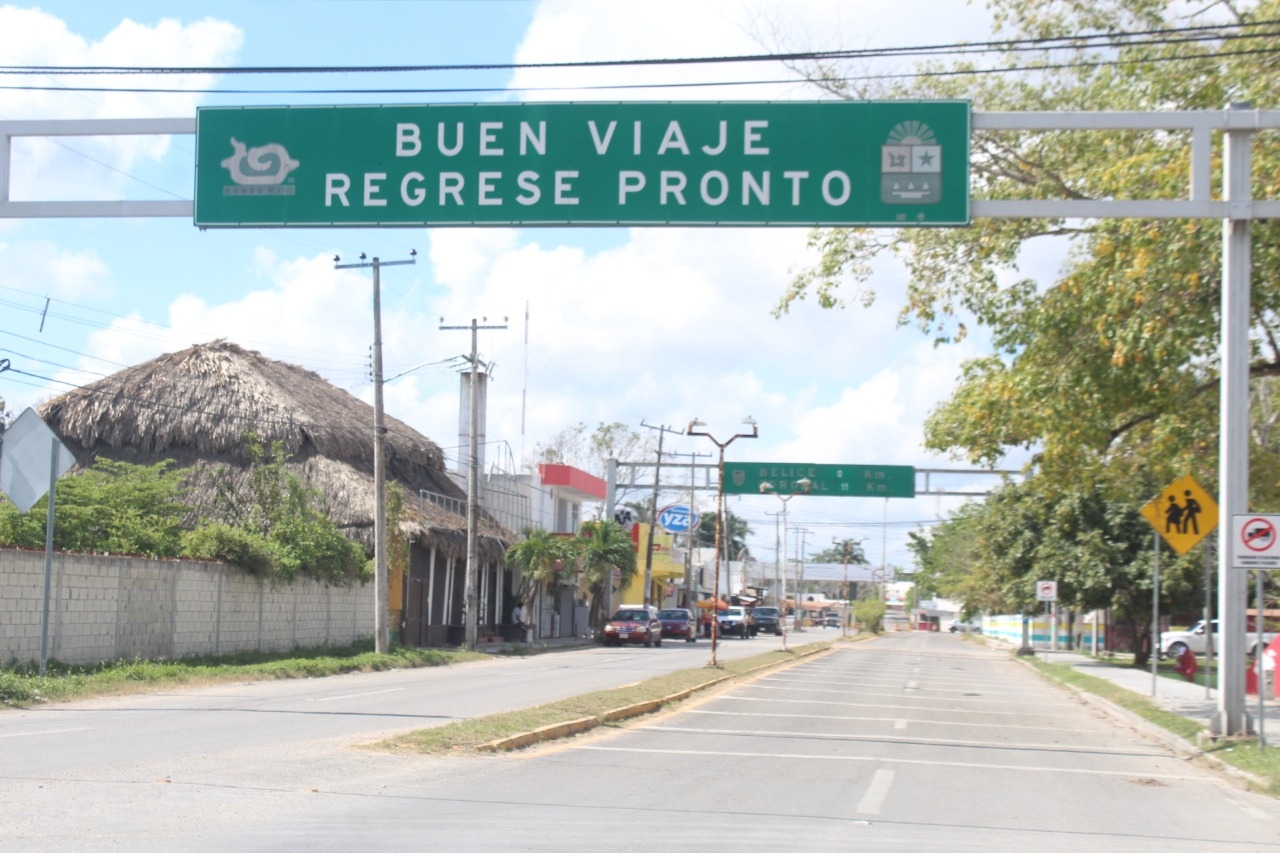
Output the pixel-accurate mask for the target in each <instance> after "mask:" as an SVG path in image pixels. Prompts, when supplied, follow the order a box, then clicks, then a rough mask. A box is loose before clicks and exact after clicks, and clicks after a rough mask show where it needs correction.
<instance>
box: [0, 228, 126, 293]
mask: <svg viewBox="0 0 1280 853" xmlns="http://www.w3.org/2000/svg"><path fill="white" fill-rule="evenodd" d="M109 277H110V274H109V271H108V269H107V266H106V264H104V263H103V262H102V259H101V258H99V257H98V255H97V253H95V252H93V251H92V250H88V249H84V250H79V251H75V250H69V249H63V248H60V247H58V246H57V245H55V244H54V243H51V242H49V241H47V240H36V241H30V242H14V243H0V285H4V286H5V287H11V288H15V289H18V290H25V291H28V292H31V293H39V294H44V295H47V296H52V297H54V298H56V299H62V300H66V301H69V302H78V301H80V300H83V299H97V298H105V297H107V296H109V295H110V294H111V286H110V281H109Z"/></svg>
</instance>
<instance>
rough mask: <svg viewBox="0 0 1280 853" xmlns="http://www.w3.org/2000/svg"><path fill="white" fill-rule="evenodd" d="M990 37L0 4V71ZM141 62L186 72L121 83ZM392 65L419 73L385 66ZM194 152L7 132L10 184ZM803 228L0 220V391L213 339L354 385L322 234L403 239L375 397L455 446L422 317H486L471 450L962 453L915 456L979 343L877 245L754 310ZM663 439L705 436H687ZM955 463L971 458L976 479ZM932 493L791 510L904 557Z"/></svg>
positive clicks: (387, 86)
mask: <svg viewBox="0 0 1280 853" xmlns="http://www.w3.org/2000/svg"><path fill="white" fill-rule="evenodd" d="M988 34H989V28H988V22H987V19H986V13H985V10H984V9H982V8H981V7H980V6H979V7H977V8H975V7H973V6H970V5H967V4H964V3H962V2H959V0H909V2H903V0H857V2H829V0H787V2H785V3H783V2H757V0H700V2H697V3H689V2H674V3H673V2H659V0H646V2H622V0H619V2H609V3H604V2H590V0H576V1H575V0H554V1H553V0H545V2H514V0H513V1H512V2H506V1H505V0H492V2H448V0H440V1H439V2H413V0H400V2H380V0H365V2H354V0H326V2H319V0H316V2H304V1H303V0H275V2H270V1H269V0H259V1H258V2H237V0H220V2H217V3H211V2H199V1H198V0H191V2H184V3H181V4H174V3H171V2H144V0H120V2H114V3H85V2H59V0H52V2H45V3H42V4H41V5H40V6H39V7H36V6H28V5H21V4H20V5H5V6H0V66H2V67H3V69H4V71H5V72H8V73H0V120H20V119H42V118H54V119H77V118H79V119H84V118H95V119H97V118H144V117H193V116H194V114H195V110H196V108H197V107H198V106H206V105H241V104H244V105H252V104H274V105H295V104H329V103H332V104H378V103H431V102H464V103H466V102H484V101H522V100H525V101H535V100H536V101H565V100H613V101H618V100H660V101H665V100H703V101H706V100H748V99H755V100H761V99H771V100H775V99H776V100H813V99H817V98H819V97H820V93H818V92H817V91H816V90H814V89H812V88H810V87H808V86H807V85H806V84H804V83H803V82H801V81H800V79H799V76H798V74H797V73H796V72H795V71H793V70H790V69H788V68H786V67H784V66H783V65H781V64H779V63H777V62H765V63H735V64H720V65H698V66H688V65H680V66H669V67H656V68H655V67H643V68H638V67H634V66H632V67H606V68H593V69H586V70H584V69H532V68H523V69H514V70H513V69H510V68H505V69H504V68H498V69H493V70H465V71H464V70H455V71H432V72H415V73H400V74H374V73H352V72H349V71H347V72H335V73H327V74H297V73H271V74H267V73H258V74H227V73H219V74H204V75H198V74H178V73H174V74H167V75H163V76H158V75H123V74H121V75H112V76H105V77H104V76H77V75H71V74H67V73H55V72H53V71H48V72H44V73H37V74H16V73H12V72H13V71H14V69H15V68H23V67H31V66H42V67H44V66H53V67H63V68H65V67H68V66H110V67H121V66H128V67H135V66H140V65H142V66H152V67H165V68H174V67H177V68H190V67H214V68H226V67H238V68H248V67H268V66H270V67H281V66H293V67H297V66H307V67H335V68H350V67H353V66H371V65H378V66H389V65H394V66H404V65H427V64H429V65H477V64H497V65H503V64H512V63H523V64H532V63H542V62H552V61H558V62H563V61H567V60H624V59H649V58H673V57H695V56H696V57H714V56H734V55H748V54H759V53H762V52H769V51H775V50H777V49H805V50H824V49H832V48H837V47H839V48H865V47H884V46H896V45H923V44H939V43H953V42H956V41H958V40H963V39H970V40H980V39H983V38H985V37H987V36H988ZM850 70H851V71H857V72H864V71H868V70H874V71H875V72H877V73H892V72H894V71H903V70H906V68H905V66H903V65H879V66H876V67H875V68H874V69H865V68H856V69H850ZM677 83H678V84H681V85H680V86H678V87H673V86H672V85H671V84H677ZM690 83H698V84H706V85H698V86H688V85H687V84H690ZM739 83H746V85H736V84H739ZM729 84H735V85H729ZM609 87H630V88H609ZM641 87H644V88H641ZM158 88H165V89H182V90H187V91H182V92H164V93H158V92H154V91H151V92H142V91H122V90H125V89H134V90H136V89H158ZM89 89H95V90H97V91H89ZM361 89H362V90H365V91H362V92H361V91H355V90H361ZM407 89H412V90H414V91H411V92H405V91H390V90H407ZM103 90H106V91H103ZM321 90H323V91H321ZM193 151H194V138H193V137H190V136H177V137H144V138H137V139H124V138H105V137H101V138H74V137H72V138H59V139H56V140H47V139H20V140H18V141H17V142H16V143H15V145H14V156H13V163H12V175H11V198H12V199H14V200H58V199H86V198H128V199H190V198H192V192H193V189H192V186H193V171H194V166H193V162H194V155H193ZM807 237H808V233H807V230H806V229H804V228H705V229H687V228H685V229H680V228H637V229H622V228H549V229H507V228H493V229H470V228H451V229H436V230H433V231H430V232H428V231H426V230H425V229H384V230H373V229H364V230H345V229H344V230H320V229H315V230H304V229H288V230H285V229H280V230H271V229H228V230H209V231H200V230H199V229H197V228H195V227H194V226H193V225H192V223H191V221H189V220H187V219H181V218H171V219H96V220H67V219H61V220H49V219H45V220H39V219H27V220H17V219H9V220H4V219H0V358H8V359H9V360H10V362H11V365H12V368H13V370H11V371H10V372H7V373H3V374H0V396H2V397H3V398H4V399H5V400H6V402H7V404H8V406H9V408H10V409H12V410H13V411H15V412H19V411H21V410H22V409H23V408H25V407H26V406H28V405H32V404H35V403H37V402H39V401H41V400H43V399H46V398H48V397H49V396H52V395H54V394H56V393H60V392H61V391H64V390H66V389H67V388H68V387H69V385H68V383H83V382H86V381H93V380H94V379H97V378H100V377H101V376H103V375H108V374H110V373H112V372H114V371H115V370H118V369H120V368H121V367H124V366H127V365H131V364H135V363H137V362H139V361H143V360H146V359H149V358H152V357H154V356H156V355H158V354H160V353H162V352H167V351H172V350H177V349H181V348H184V347H187V346H189V345H191V344H194V343H200V342H205V341H209V340H212V339H215V338H220V337H222V338H228V339H230V340H232V341H235V342H237V343H239V344H241V345H243V346H245V347H248V348H251V349H257V350H260V351H261V352H263V353H265V354H267V355H269V356H271V357H273V358H278V359H282V360H286V361H290V362H294V363H297V364H301V365H304V366H306V367H308V368H311V369H313V370H316V371H318V372H319V373H321V374H322V375H324V376H325V377H326V378H328V379H329V380H330V381H332V382H333V383H334V384H336V385H338V386H340V387H343V388H346V389H348V390H350V391H351V392H352V393H353V394H355V395H357V396H359V397H362V398H364V399H366V400H371V399H372V389H371V385H370V379H369V350H370V344H371V340H372V320H371V317H372V310H371V302H370V278H369V274H368V273H367V272H360V271H335V270H334V269H333V261H332V258H333V256H334V255H335V254H340V255H342V256H343V257H344V258H346V259H354V258H355V257H356V256H357V255H359V253H361V252H365V253H367V254H368V255H370V256H374V255H376V256H378V257H380V258H382V259H383V260H397V259H404V258H407V257H408V256H409V253H410V251H411V250H416V251H417V252H418V263H417V264H416V265H414V266H398V267H389V268H387V269H385V270H384V271H383V275H382V284H383V297H382V299H383V301H382V305H383V312H384V313H383V335H384V339H385V356H384V361H385V375H386V376H387V377H397V378H394V379H391V380H390V381H389V382H388V385H387V396H386V401H387V409H388V411H389V413H391V414H392V415H394V416H396V417H398V418H400V419H402V420H404V421H406V422H408V423H409V424H411V425H412V426H414V427H415V428H417V429H418V430H420V431H421V432H423V433H424V434H426V435H428V436H429V437H431V438H432V439H434V440H435V441H437V442H438V443H439V444H440V445H442V446H443V447H445V448H446V454H447V455H448V456H449V457H451V458H456V456H457V450H456V445H457V443H458V442H457V431H458V430H457V424H458V376H457V373H456V372H455V369H454V368H452V367H450V366H449V365H448V364H447V363H446V362H447V361H448V360H449V359H452V358H453V357H455V356H458V355H460V354H462V353H464V352H465V351H467V349H468V348H469V345H470V341H469V335H467V334H466V333H464V332H457V331H441V330H439V326H440V320H441V318H443V319H444V320H445V322H446V324H450V325H465V324H467V323H469V322H470V321H471V319H472V318H477V319H479V318H487V322H488V323H490V324H497V323H501V322H502V318H504V317H506V318H508V319H507V325H508V328H507V329H506V330H503V331H488V332H484V333H482V335H481V340H480V350H481V357H482V358H483V359H484V360H486V361H492V362H494V363H495V364H496V368H495V372H494V378H493V384H492V386H491V392H490V393H491V396H490V400H489V421H488V427H487V435H488V438H489V440H490V441H494V442H499V444H498V445H497V446H496V447H495V448H494V449H492V450H491V451H490V453H489V458H490V460H497V461H500V460H502V459H504V458H513V459H516V460H519V459H520V458H522V457H523V456H524V455H525V454H526V453H528V452H529V451H530V450H531V449H532V448H533V446H534V445H535V444H536V443H537V442H540V441H546V440H547V439H549V438H550V437H551V436H552V435H554V434H555V433H557V432H558V431H560V430H561V429H563V428H564V427H566V426H569V425H572V424H576V423H579V422H582V423H585V424H586V425H587V426H588V427H589V428H591V427H594V426H595V425H596V424H598V423H600V422H609V423H611V422H615V421H618V422H622V423H624V424H627V425H629V426H631V427H633V428H635V429H637V430H640V429H641V426H640V425H641V421H644V422H645V423H647V424H655V425H658V424H662V425H668V426H671V427H675V428H682V427H683V426H684V425H685V424H687V423H688V422H689V421H690V420H692V419H693V418H695V417H697V418H699V419H701V420H703V421H704V422H706V423H707V424H708V425H709V428H710V430H711V432H713V434H716V435H718V436H728V435H730V434H732V433H733V432H734V431H735V430H736V429H737V428H738V424H739V421H740V420H741V419H742V418H743V417H744V416H748V415H749V416H752V417H754V418H755V419H756V420H757V421H758V423H759V429H760V437H759V439H758V440H756V441H753V442H746V441H742V442H738V443H735V444H734V445H733V446H731V447H730V449H729V451H728V455H727V458H729V459H730V460H740V461H743V460H750V461H774V462H794V463H852V464H868V465H881V464H885V465H914V466H917V467H924V468H963V467H967V466H964V465H963V464H961V463H958V462H956V461H954V460H950V459H946V458H940V457H935V456H931V455H929V454H927V453H925V452H924V450H923V447H922V423H923V420H924V417H925V416H926V414H927V413H928V411H929V410H930V408H931V407H933V406H934V405H936V404H937V403H938V402H939V401H940V400H942V399H944V398H945V397H946V395H947V394H948V392H949V390H950V388H951V387H952V384H953V382H954V381H955V378H956V376H957V371H958V368H959V365H960V363H961V361H962V360H963V359H965V358H968V357H972V356H973V355H975V354H976V353H977V352H979V348H980V345H981V342H980V340H977V339H975V340H973V341H970V342H969V343H966V344H964V345H961V346H955V347H950V348H941V349H937V348H934V347H933V346H932V344H931V343H930V342H929V340H927V339H926V338H925V337H923V336H922V335H921V334H919V333H918V332H916V331H915V330H914V329H912V328H900V327H898V326H897V324H896V313H897V310H898V308H899V306H900V304H901V296H902V292H903V279H902V275H901V271H900V270H899V269H897V268H896V267H895V266H893V265H892V264H891V263H885V264H883V265H882V266H881V267H880V268H879V269H878V271H877V274H876V277H875V281H874V287H875V289H876V291H877V292H878V294H879V299H878V300H877V301H876V302H875V304H874V305H872V306H871V307H870V308H862V307H860V306H857V305H854V306H852V307H850V308H848V309H846V310H843V311H823V310H821V309H819V308H817V307H816V306H815V305H813V304H810V303H804V304H800V305H798V306H796V307H795V308H793V310H792V311H791V312H790V313H789V314H787V315H786V316H784V317H782V318H780V319H775V318H774V317H773V316H771V309H772V308H773V307H774V306H775V304H776V303H777V301H778V299H779V297H780V296H781V295H782V293H783V291H784V289H785V287H786V284H787V282H788V281H789V280H790V278H791V276H792V275H793V274H794V273H795V272H796V271H797V270H799V269H802V268H804V267H805V266H806V265H808V264H811V263H812V262H813V261H814V259H815V256H814V254H813V253H812V252H811V251H810V250H809V249H808V248H807V247H806V240H807ZM46 300H48V303H47V311H46ZM526 310H527V314H528V321H527V324H526V319H525V318H526ZM42 326H43V328H41V327H42ZM400 374H403V375H400ZM668 447H669V448H673V449H674V450H676V451H679V452H684V453H688V452H693V451H697V452H702V453H706V452H709V451H712V450H714V447H713V446H712V445H711V443H710V442H708V441H706V440H705V439H695V438H685V437H679V438H675V439H673V440H671V441H668ZM947 482H948V484H950V485H960V484H961V483H962V482H963V480H961V479H953V480H949V481H947ZM978 482H989V481H983V480H970V485H973V484H975V483H978ZM675 498H676V495H672V499H673V500H674V499H675ZM955 505H956V504H955V500H954V499H945V498H936V497H918V498H916V499H913V500H910V499H901V500H893V501H888V502H886V501H882V500H874V499H851V498H845V499H813V498H801V499H797V500H795V501H792V502H791V505H790V516H791V520H792V522H793V523H795V524H797V525H800V526H803V527H805V528H807V529H808V530H810V531H811V533H810V534H808V536H807V542H808V549H807V552H808V553H812V552H813V551H815V550H820V549H822V548H826V547H830V545H831V542H832V540H833V539H835V538H842V537H854V538H864V537H866V538H867V539H868V541H867V543H866V547H867V549H868V553H869V555H870V556H871V558H872V560H873V562H876V563H878V562H880V561H881V560H882V559H884V560H887V562H888V563H890V564H897V565H909V563H910V559H909V556H908V554H907V552H906V550H905V548H904V546H903V543H904V542H905V539H906V532H907V531H908V530H912V529H917V528H918V527H920V526H921V525H928V524H930V523H931V522H932V521H933V520H935V519H937V518H938V517H939V516H940V515H942V514H944V513H945V512H946V511H947V510H948V509H949V508H951V507H953V506H955ZM730 506H731V508H732V509H733V510H734V511H735V512H737V513H738V514H740V515H742V516H744V517H745V518H747V519H748V520H749V521H750V522H751V523H752V524H753V525H754V527H755V528H756V530H757V536H756V542H755V547H754V548H753V550H754V552H755V553H756V555H757V556H758V558H760V559H762V560H767V561H772V560H773V558H774V553H775V549H774V528H775V522H774V518H773V516H771V515H769V513H774V512H777V510H778V509H779V508H780V504H779V502H778V501H777V500H776V499H772V498H761V497H747V498H741V499H733V500H732V501H731V503H730ZM886 522H887V523H886ZM792 541H793V542H794V541H796V537H793V538H792Z"/></svg>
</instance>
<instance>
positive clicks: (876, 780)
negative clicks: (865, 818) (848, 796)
mask: <svg viewBox="0 0 1280 853" xmlns="http://www.w3.org/2000/svg"><path fill="white" fill-rule="evenodd" d="M891 785H893V771H892V770H877V771H876V774H875V775H874V776H872V777H871V784H870V785H868V786H867V792H866V793H865V794H863V795H862V799H861V800H859V801H858V809H857V811H858V814H880V806H882V805H884V798H885V797H887V796H888V795H889V788H890V786H891Z"/></svg>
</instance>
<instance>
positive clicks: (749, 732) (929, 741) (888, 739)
mask: <svg viewBox="0 0 1280 853" xmlns="http://www.w3.org/2000/svg"><path fill="white" fill-rule="evenodd" d="M635 730H636V731H641V732H673V733H675V734H692V735H700V734H706V735H741V736H743V737H779V736H781V737H796V738H804V739H807V740H841V741H850V742H857V743H914V744H919V745H921V746H955V747H964V748H967V749H1025V750H1035V751H1037V752H1063V753H1077V754H1078V753H1101V754H1107V755H1128V756H1132V757H1134V758H1168V757H1169V754H1168V753H1167V752H1143V751H1141V750H1138V749H1126V748H1123V747H1114V746H1097V747H1092V746H1057V745H1054V744H1042V743H1017V742H1008V743H1003V742H996V741H989V740H952V739H950V738H933V737H914V736H913V737H895V736H893V735H850V734H823V733H821V732H789V731H774V730H772V729H769V730H763V729H695V728H684V727H681V726H637V727H636V729H635Z"/></svg>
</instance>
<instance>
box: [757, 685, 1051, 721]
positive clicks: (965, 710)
mask: <svg viewBox="0 0 1280 853" xmlns="http://www.w3.org/2000/svg"><path fill="white" fill-rule="evenodd" d="M742 689H755V690H785V692H787V693H800V692H801V690H799V689H796V688H773V686H768V685H767V684H744V685H742ZM818 692H819V693H841V690H818ZM809 693H813V690H809ZM859 695H861V697H868V698H874V697H891V698H899V699H916V701H920V702H937V701H938V698H940V697H925V695H910V697H906V695H902V694H901V693H859ZM733 701H735V702H744V701H745V702H795V699H762V698H759V697H748V695H735V697H733ZM950 701H951V702H970V703H972V702H987V703H988V704H989V703H993V702H998V703H1000V704H1033V706H1036V707H1038V708H1043V707H1048V708H1074V707H1075V706H1073V704H1065V703H1053V704H1048V703H1038V702H1027V703H1021V702H1007V701H1005V699H966V698H963V697H950ZM804 704H849V706H854V707H865V708H879V707H886V708H892V707H899V708H910V710H911V711H927V710H928V708H920V707H919V706H906V704H902V706H893V704H872V703H869V702H828V701H826V699H814V701H812V702H806V703H804ZM938 711H946V712H948V713H995V715H1001V716H1018V717H1048V716H1053V715H1048V713H1036V712H1034V711H984V710H982V708H938Z"/></svg>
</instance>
